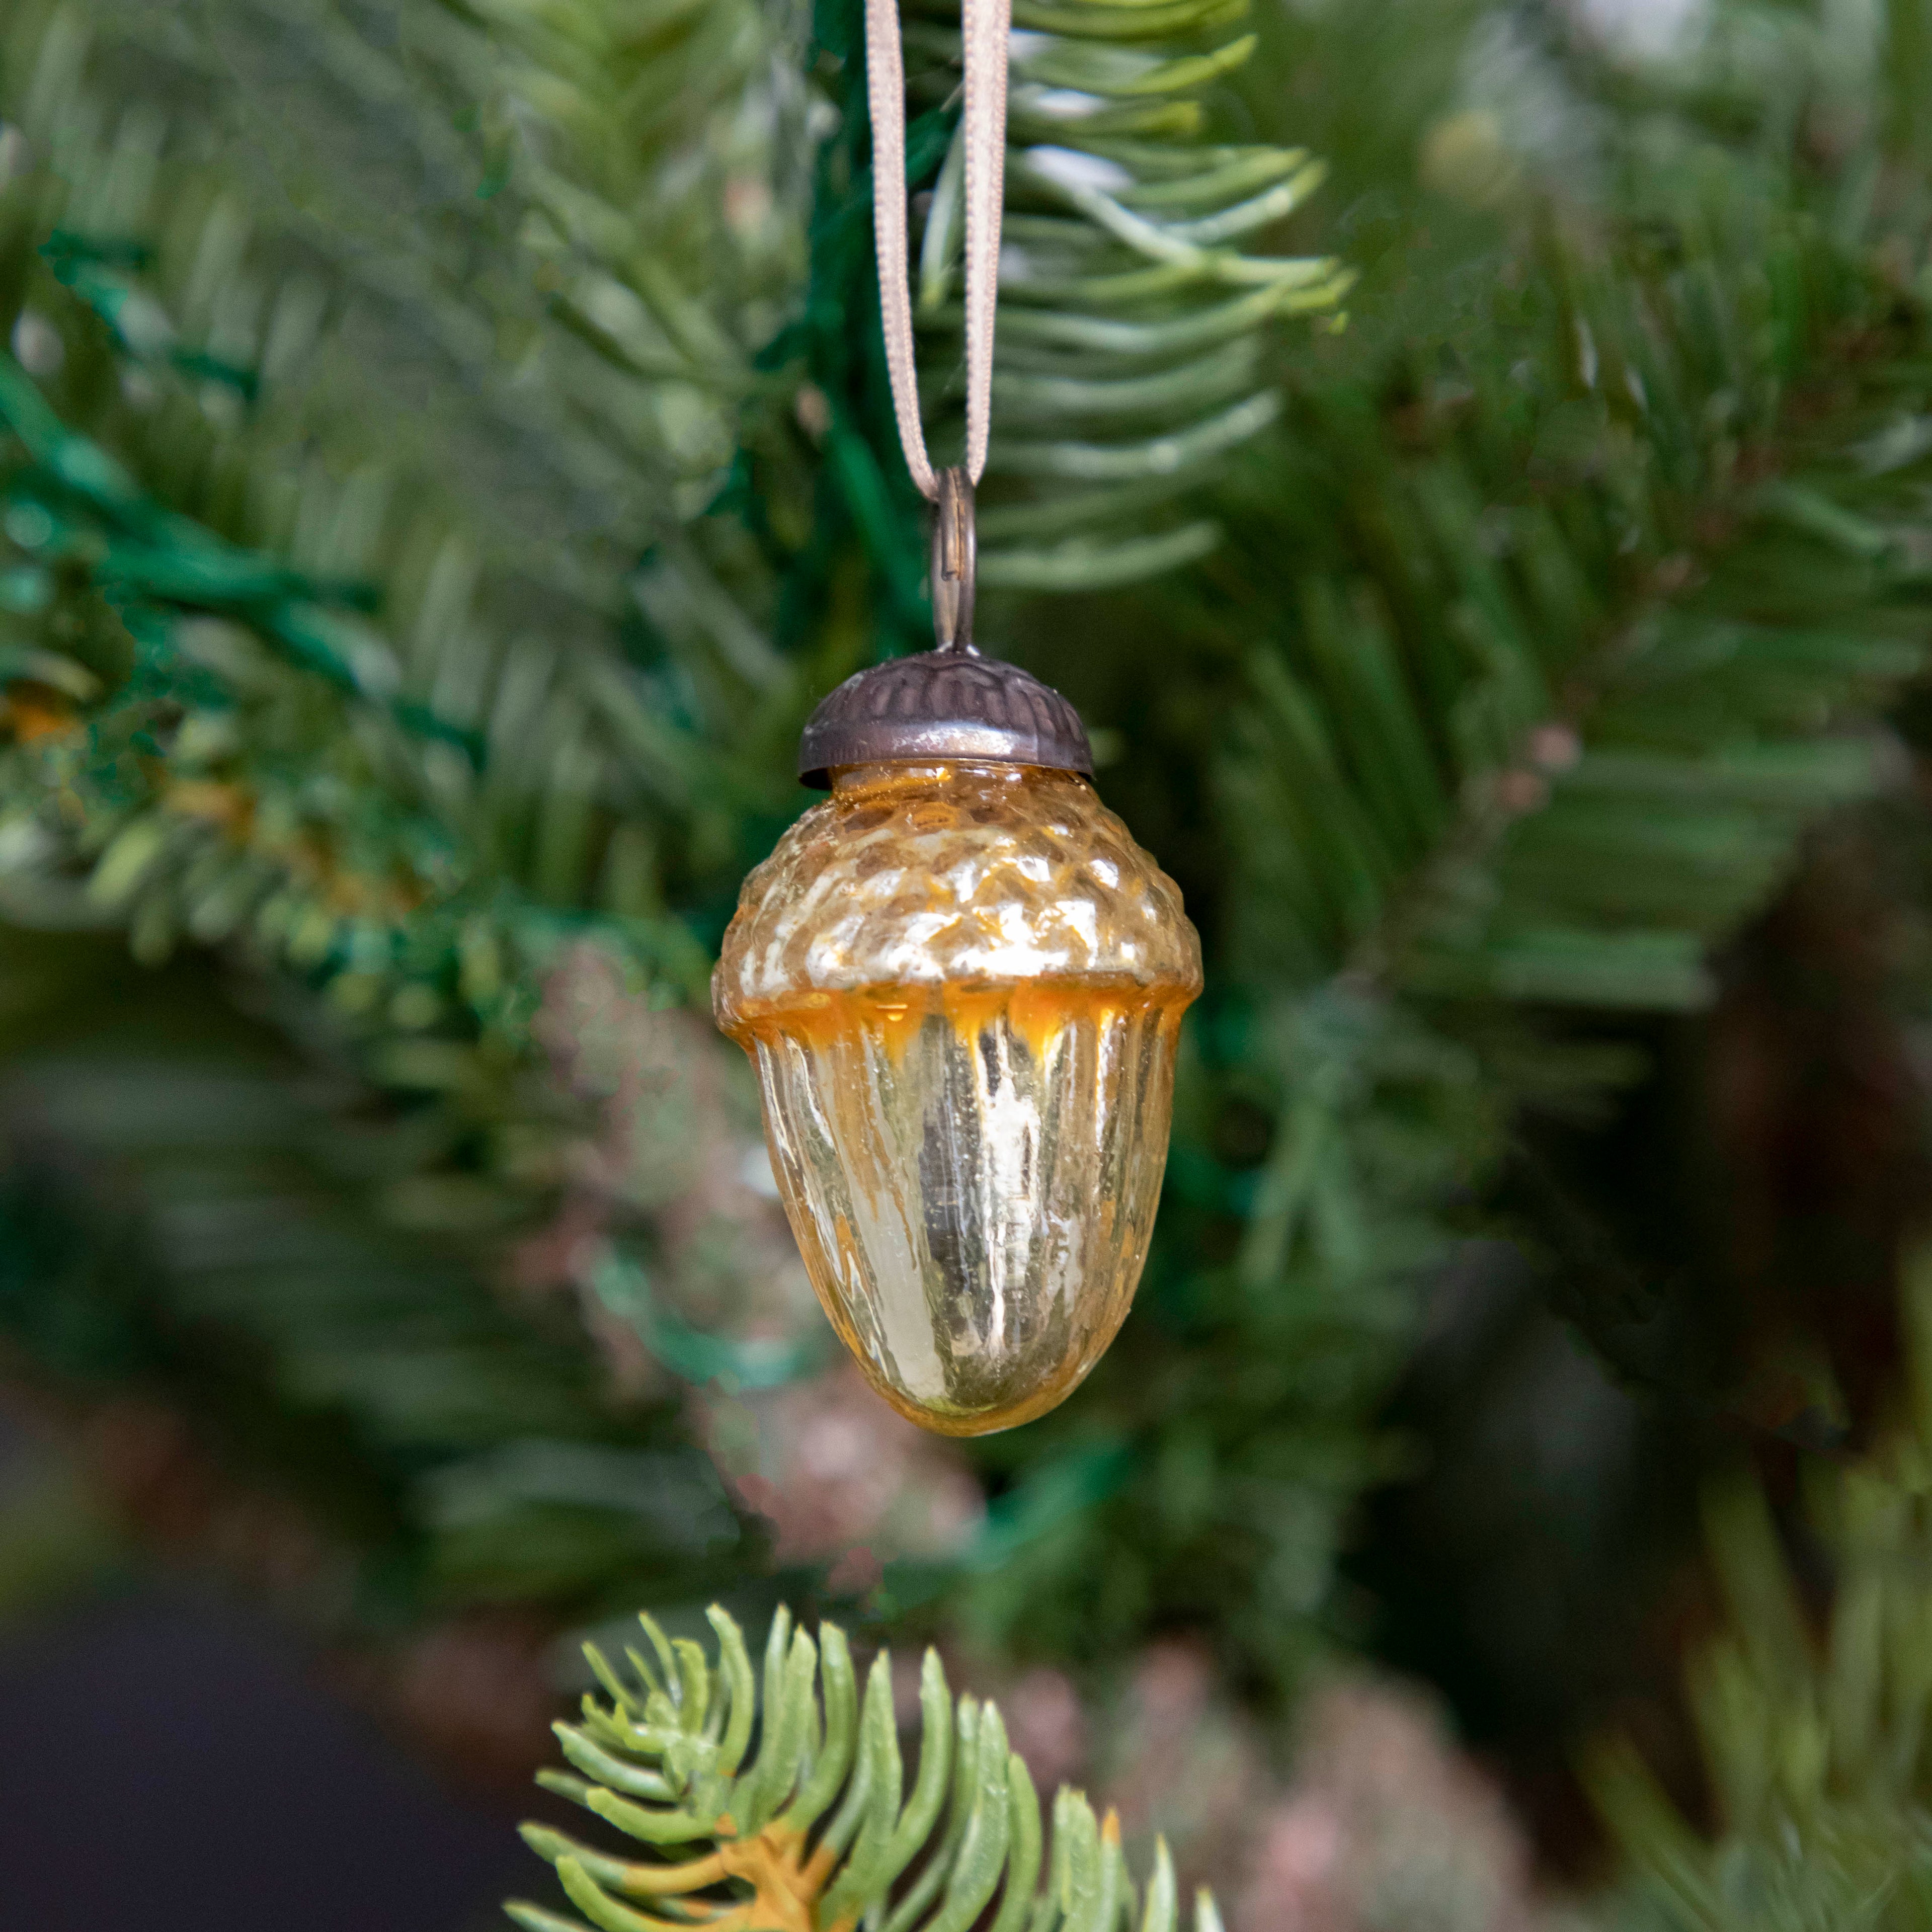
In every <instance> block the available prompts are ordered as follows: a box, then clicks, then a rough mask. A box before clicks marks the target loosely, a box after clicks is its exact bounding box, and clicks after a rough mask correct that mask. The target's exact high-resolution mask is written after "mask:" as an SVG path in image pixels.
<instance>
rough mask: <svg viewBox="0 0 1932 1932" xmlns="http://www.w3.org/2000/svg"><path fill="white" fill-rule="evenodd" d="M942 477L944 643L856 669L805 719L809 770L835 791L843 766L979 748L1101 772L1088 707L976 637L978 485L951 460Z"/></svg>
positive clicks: (915, 760) (815, 782)
mask: <svg viewBox="0 0 1932 1932" xmlns="http://www.w3.org/2000/svg"><path fill="white" fill-rule="evenodd" d="M938 485H939V496H938V502H936V503H935V505H934V506H933V519H932V626H933V629H934V631H935V633H936V634H938V639H939V648H938V649H937V650H933V651H922V652H919V654H918V655H916V656H914V657H906V658H894V659H893V660H892V661H891V662H889V663H887V664H874V665H873V666H872V667H871V668H870V669H869V670H862V671H860V672H859V673H857V675H856V676H853V677H848V678H847V679H846V680H845V682H844V683H843V684H841V685H840V686H839V687H838V689H837V690H836V691H834V692H832V694H831V696H830V697H828V698H826V700H825V701H824V702H823V703H822V704H820V706H819V707H818V709H817V710H816V711H814V712H813V713H812V714H811V718H810V720H809V721H808V722H807V724H806V725H805V735H804V736H803V737H802V738H801V739H799V746H798V775H799V778H801V779H802V781H804V782H805V784H808V785H812V786H815V787H817V789H818V790H820V791H829V790H830V789H831V787H832V773H833V772H835V771H836V770H838V769H839V768H840V767H841V766H849V765H908V764H910V765H927V764H936V763H937V764H947V763H957V762H958V761H959V760H962V759H970V760H974V761H975V762H977V763H987V764H1000V765H1033V766H1037V767H1039V768H1040V769H1043V770H1046V771H1051V772H1079V774H1080V775H1081V776H1082V777H1083V778H1091V777H1092V776H1093V775H1094V752H1093V748H1092V747H1091V745H1088V742H1087V727H1085V725H1084V724H1082V723H1081V721H1080V714H1079V712H1077V711H1076V710H1075V709H1074V708H1073V706H1072V705H1070V703H1067V700H1066V699H1065V698H1064V697H1061V694H1059V692H1058V691H1055V690H1053V689H1052V688H1050V687H1049V686H1048V685H1044V684H1042V683H1041V682H1040V679H1038V678H1037V677H1034V676H1032V675H1031V673H1028V672H1026V671H1023V670H1021V669H1020V667H1019V665H1018V664H1007V663H1004V662H1003V661H1001V659H1000V658H986V657H982V656H981V655H980V653H979V652H978V650H977V649H976V648H975V647H974V643H973V591H974V576H975V574H976V565H977V557H978V543H977V537H976V534H975V532H974V515H973V485H972V484H971V481H969V480H968V477H967V475H966V472H965V470H963V469H942V470H941V472H939V475H938Z"/></svg>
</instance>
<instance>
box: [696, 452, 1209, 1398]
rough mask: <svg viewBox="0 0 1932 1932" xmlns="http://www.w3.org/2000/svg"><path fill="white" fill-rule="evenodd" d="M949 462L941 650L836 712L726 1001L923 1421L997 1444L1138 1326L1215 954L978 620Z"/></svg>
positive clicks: (790, 1178)
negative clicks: (1182, 1032)
mask: <svg viewBox="0 0 1932 1932" xmlns="http://www.w3.org/2000/svg"><path fill="white" fill-rule="evenodd" d="M939 481H940V486H941V487H940V491H939V498H940V501H939V513H938V519H937V523H936V527H935V567H934V571H933V583H934V593H935V612H936V615H937V617H938V630H939V633H940V637H941V645H940V648H938V649H936V650H932V651H929V652H923V653H922V654H920V655H917V656H913V657H907V658H898V659H896V660H894V661H890V662H888V663H885V664H878V665H875V666H874V667H872V668H871V669H870V670H865V671H862V672H860V673H859V674H858V675H857V676H856V677H853V678H850V679H847V682H845V683H844V684H843V685H841V686H840V687H839V688H838V689H837V690H836V691H834V692H833V693H832V694H831V696H830V697H828V698H826V700H825V701H824V703H822V704H821V705H820V706H819V707H818V709H817V711H816V712H814V714H813V716H812V718H811V721H810V722H809V723H808V724H807V726H806V727H805V735H804V738H803V739H802V742H801V745H800V747H799V775H800V776H801V777H802V778H803V779H804V780H805V782H806V783H807V784H815V785H818V786H820V787H829V790H830V792H831V796H830V797H829V799H827V800H826V801H825V802H823V803H822V804H820V805H814V807H813V808H811V810H810V811H808V812H807V813H805V815H804V816H803V817H802V818H800V819H799V820H798V822H797V823H796V824H794V825H793V826H792V828H791V829H790V831H789V832H787V833H786V834H785V835H784V838H782V839H781V841H780V842H779V844H778V847H777V849H776V850H775V851H774V852H773V853H772V856H771V857H770V858H769V859H767V860H766V862H764V863H763V865H760V866H759V867H758V868H757V870H756V871H754V872H753V873H752V874H751V877H749V878H748V880H746V881H745V886H744V889H743V892H742V895H741V896H740V898H739V904H738V910H737V913H736V916H735V917H734V918H733V920H732V922H731V926H730V930H729V931H728V932H727V933H726V935H725V938H724V950H723V954H722V957H721V960H720V962H719V964H718V968H717V971H716V974H715V977H714V978H713V980H712V1005H713V1007H714V1009H715V1013H716V1016H717V1019H718V1025H720V1026H721V1028H723V1029H724V1031H725V1032H726V1033H727V1034H730V1036H731V1037H732V1038H733V1039H734V1040H736V1041H737V1042H738V1043H739V1044H740V1045H741V1046H742V1047H743V1048H744V1049H745V1052H747V1053H748V1054H749V1055H750V1056H751V1060H752V1061H753V1063H754V1066H755V1067H756V1069H757V1077H758V1084H759V1088H760V1093H761V1095H762V1097H763V1104H764V1118H765V1133H766V1140H767V1142H769V1146H770V1149H771V1154H772V1166H773V1168H774V1169H775V1172H776V1173H777V1176H778V1187H779V1191H780V1193H781V1196H782V1197H783V1199H784V1206H785V1211H786V1213H787V1216H788V1217H790V1222H791V1226H792V1229H793V1232H794V1233H795V1234H796V1236H797V1238H798V1243H799V1248H800V1249H801V1250H802V1253H803V1255H804V1257H805V1266H806V1268H807V1270H808V1273H809V1274H810V1275H811V1282H812V1286H814V1289H816V1290H817V1294H818V1298H819V1300H820V1301H821V1302H822V1303H823V1305H824V1308H825V1311H826V1314H827V1315H828V1316H829V1317H830V1318H831V1320H832V1325H833V1327H834V1328H835V1329H837V1331H838V1334H839V1336H840V1337H841V1339H842V1340H844V1343H845V1344H846V1346H847V1347H848V1348H849V1349H850V1350H851V1351H852V1352H853V1355H855V1356H856V1358H858V1361H859V1365H860V1367H862V1369H863V1370H865V1374H866V1376H867V1377H868V1379H870V1381H871V1383H872V1385H873V1386H874V1388H876V1389H877V1391H879V1393H880V1394H881V1395H883V1397H885V1399H886V1400H887V1401H888V1402H889V1403H891V1404H892V1406H893V1407H895V1409H898V1410H899V1411H900V1412H901V1414H903V1415H907V1416H909V1417H910V1418H911V1419H912V1420H913V1421H915V1422H916V1423H919V1424H921V1425H922V1426H923V1427H926V1428H928V1429H931V1430H936V1431H938V1432H939V1433H942V1434H944V1435H949V1436H974V1435H980V1434H984V1433H987V1432H989V1431H991V1430H998V1429H1007V1428H1010V1427H1013V1425H1014V1424H1017V1423H1022V1422H1025V1421H1029V1420H1031V1418H1033V1417H1034V1416H1037V1415H1040V1414H1042V1413H1043V1412H1045V1411H1046V1410H1047V1409H1051V1408H1052V1407H1053V1406H1055V1404H1056V1403H1059V1402H1060V1401H1061V1400H1063V1399H1064V1397H1066V1396H1067V1395H1068V1394H1070V1392H1071V1391H1073V1389H1074V1388H1076V1386H1078V1385H1079V1382H1081V1380H1082V1379H1083V1378H1084V1377H1085V1376H1086V1374H1087V1373H1088V1370H1091V1368H1092V1367H1093V1366H1094V1364H1095V1362H1097V1361H1098V1360H1099V1359H1100V1356H1101V1355H1102V1354H1103V1352H1105V1350H1106V1347H1107V1346H1108V1344H1109V1343H1110V1342H1111V1341H1112V1340H1113V1338H1114V1336H1115V1333H1116V1331H1118V1329H1119V1328H1120V1325H1121V1322H1122V1321H1123V1320H1124V1319H1125V1318H1126V1316H1127V1310H1128V1307H1129V1305H1130V1303H1131V1302H1132V1301H1133V1294H1134V1289H1135V1287H1136V1284H1137V1283H1138V1282H1139V1278H1140V1273H1141V1268H1142V1264H1143V1263H1144V1262H1145V1259H1146V1258H1147V1250H1148V1238H1149V1235H1151V1232H1152V1231H1153V1226H1154V1212H1155V1209H1156V1207H1157V1204H1158V1202H1159V1199H1160V1184H1161V1176H1162V1172H1163V1169H1164V1167H1165V1166H1166V1158H1167V1140H1168V1125H1169V1115H1170V1113H1171V1111H1172V1100H1173V1086H1174V1062H1175V1046H1176V1041H1177V1037H1178V1031H1179V1027H1180V1022H1181V1014H1182V1013H1183V1011H1184V1010H1185V1008H1186V1007H1187V1005H1188V1004H1189V1003H1190V1001H1193V999H1194V998H1195V997H1196V995H1198V994H1199V992H1200V990H1201V951H1200V944H1199V940H1198V939H1197V938H1196V935H1195V932H1194V929H1193V926H1191V925H1190V923H1189V922H1188V920H1187V916H1186V915H1185V913H1184V912H1183V911H1182V910H1181V894H1180V892H1179V890H1178V888H1177V887H1176V886H1175V884H1174V883H1173V882H1172V880H1170V879H1169V878H1168V877H1166V874H1164V873H1163V872H1162V871H1161V870H1160V867H1159V866H1158V865H1156V864H1155V862H1154V860H1153V859H1151V858H1150V857H1149V856H1148V854H1147V853H1145V852H1143V851H1142V850H1141V849H1140V848H1139V847H1138V846H1137V845H1136V844H1135V843H1134V841H1133V837H1132V835H1131V834H1130V833H1129V832H1128V831H1127V827H1126V826H1124V824H1122V823H1121V820H1119V819H1118V818H1117V817H1115V816H1114V814H1112V812H1110V811H1108V810H1107V809H1106V807H1105V806H1103V805H1102V804H1101V802H1100V799H1098V797H1097V796H1096V795H1095V793H1094V788H1093V787H1092V785H1091V783H1090V782H1089V780H1090V778H1091V774H1092V771H1093V758H1092V754H1091V751H1090V750H1089V748H1088V742H1087V734H1086V733H1085V730H1084V729H1083V728H1082V724H1081V722H1080V719H1079V715H1078V714H1077V713H1076V712H1075V710H1074V709H1073V706H1071V705H1070V704H1069V703H1067V700H1065V699H1064V698H1063V697H1061V696H1060V695H1059V694H1058V693H1057V692H1055V691H1051V690H1049V689H1048V688H1047V687H1046V685H1043V684H1041V683H1040V682H1039V681H1038V680H1037V679H1034V678H1033V677H1031V676H1028V673H1026V672H1025V671H1023V670H1020V669H1019V667H1017V666H1016V665H1013V664H1004V663H1001V662H1000V661H998V660H996V659H994V658H986V657H983V656H981V655H980V653H979V652H978V651H977V649H975V648H974V646H973V644H972V643H971V596H972V563H971V559H972V543H973V535H972V511H971V487H970V486H969V485H968V484H967V483H966V481H965V477H964V475H963V473H962V472H959V471H956V470H949V471H947V472H943V473H942V475H941V478H940V479H939Z"/></svg>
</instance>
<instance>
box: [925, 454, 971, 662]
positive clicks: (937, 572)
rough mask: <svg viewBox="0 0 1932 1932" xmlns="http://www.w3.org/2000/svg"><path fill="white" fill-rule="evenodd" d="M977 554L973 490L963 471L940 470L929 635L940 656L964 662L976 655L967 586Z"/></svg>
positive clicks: (934, 513) (934, 532)
mask: <svg viewBox="0 0 1932 1932" xmlns="http://www.w3.org/2000/svg"><path fill="white" fill-rule="evenodd" d="M979 549H980V545H979V538H978V535H977V532H976V531H975V530H974V525H973V486H972V484H971V483H969V482H968V481H967V480H966V472H965V470H964V469H942V470H941V472H939V502H938V507H937V508H935V511H934V512H933V517H932V634H933V636H934V637H935V639H936V640H938V645H939V648H940V649H941V650H942V651H957V652H962V654H964V655H967V656H969V657H977V656H978V655H980V653H979V651H978V649H977V647H976V646H975V645H974V642H973V582H974V571H975V569H976V568H977V564H978V561H979Z"/></svg>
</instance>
